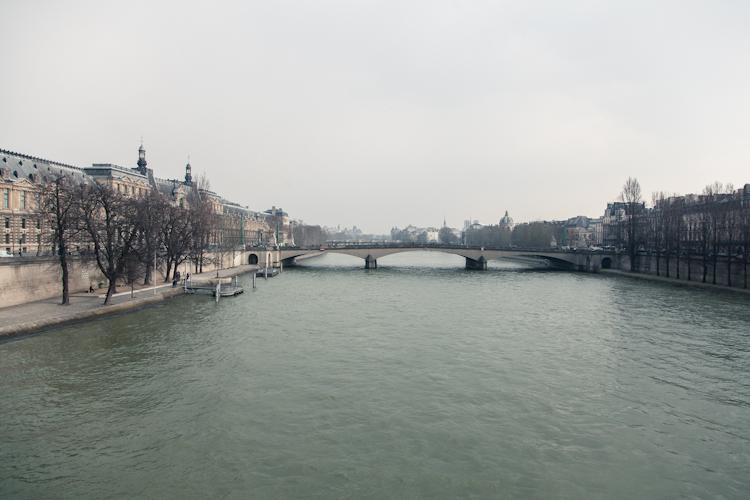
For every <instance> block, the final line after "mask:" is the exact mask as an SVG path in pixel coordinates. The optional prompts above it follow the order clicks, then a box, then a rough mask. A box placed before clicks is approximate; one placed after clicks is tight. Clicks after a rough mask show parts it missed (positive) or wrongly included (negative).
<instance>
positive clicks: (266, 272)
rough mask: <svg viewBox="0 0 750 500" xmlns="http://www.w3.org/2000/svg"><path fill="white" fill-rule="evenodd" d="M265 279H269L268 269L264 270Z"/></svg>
mask: <svg viewBox="0 0 750 500" xmlns="http://www.w3.org/2000/svg"><path fill="white" fill-rule="evenodd" d="M263 279H266V280H267V279H268V268H265V269H263Z"/></svg>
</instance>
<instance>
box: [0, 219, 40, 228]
mask: <svg viewBox="0 0 750 500" xmlns="http://www.w3.org/2000/svg"><path fill="white" fill-rule="evenodd" d="M9 228H10V217H6V218H5V229H9ZM36 228H37V229H41V228H42V221H41V220H39V219H37V220H36ZM21 229H26V219H21Z"/></svg>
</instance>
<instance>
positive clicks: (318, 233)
mask: <svg viewBox="0 0 750 500" xmlns="http://www.w3.org/2000/svg"><path fill="white" fill-rule="evenodd" d="M293 234H294V243H295V244H296V245H298V246H301V247H305V246H321V245H325V244H326V234H325V233H324V232H323V230H322V229H321V228H320V226H306V225H302V224H295V225H294V228H293Z"/></svg>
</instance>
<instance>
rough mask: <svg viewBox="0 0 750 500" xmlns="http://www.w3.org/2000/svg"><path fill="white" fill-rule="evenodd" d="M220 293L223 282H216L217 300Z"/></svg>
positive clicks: (217, 300)
mask: <svg viewBox="0 0 750 500" xmlns="http://www.w3.org/2000/svg"><path fill="white" fill-rule="evenodd" d="M219 295H221V282H219V283H216V302H217V303H218V302H219Z"/></svg>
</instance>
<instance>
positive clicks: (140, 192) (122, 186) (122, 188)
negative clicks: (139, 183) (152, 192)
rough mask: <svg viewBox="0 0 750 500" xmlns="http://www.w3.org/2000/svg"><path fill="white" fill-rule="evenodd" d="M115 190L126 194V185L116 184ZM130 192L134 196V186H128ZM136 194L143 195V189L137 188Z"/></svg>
mask: <svg viewBox="0 0 750 500" xmlns="http://www.w3.org/2000/svg"><path fill="white" fill-rule="evenodd" d="M117 192H118V193H123V194H128V186H126V185H125V184H117ZM130 194H131V195H133V196H135V186H130ZM138 196H143V189H141V188H138Z"/></svg>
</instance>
